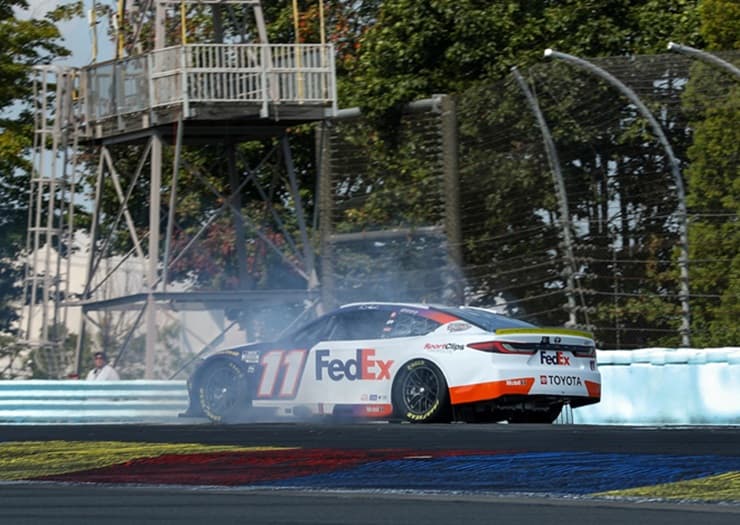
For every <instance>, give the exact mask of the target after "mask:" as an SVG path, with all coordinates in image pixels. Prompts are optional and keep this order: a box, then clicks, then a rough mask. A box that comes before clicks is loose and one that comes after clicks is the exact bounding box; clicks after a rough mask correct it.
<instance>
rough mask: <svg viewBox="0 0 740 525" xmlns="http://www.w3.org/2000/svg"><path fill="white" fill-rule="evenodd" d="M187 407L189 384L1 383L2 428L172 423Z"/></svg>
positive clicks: (182, 382)
mask: <svg viewBox="0 0 740 525" xmlns="http://www.w3.org/2000/svg"><path fill="white" fill-rule="evenodd" d="M187 406H188V394H187V388H186V386H185V381H109V382H104V381H44V380H29V381H0V422H2V423H31V424H33V423H106V422H110V423H127V422H130V423H146V422H156V423H166V422H171V421H176V420H177V418H178V414H180V413H181V412H184V411H185V409H187Z"/></svg>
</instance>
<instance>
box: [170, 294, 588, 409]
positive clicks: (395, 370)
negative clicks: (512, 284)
mask: <svg viewBox="0 0 740 525" xmlns="http://www.w3.org/2000/svg"><path fill="white" fill-rule="evenodd" d="M595 353H596V352H595V345H594V340H593V338H592V336H591V334H589V333H587V332H581V331H576V330H570V329H559V328H538V327H536V326H534V325H532V324H530V323H527V322H524V321H520V320H516V319H513V318H510V317H507V316H504V315H500V314H497V313H495V312H493V311H491V310H488V309H484V308H477V307H470V306H458V307H451V306H430V305H425V304H404V303H353V304H348V305H345V306H342V307H340V308H339V309H337V310H335V311H333V312H330V313H328V314H326V315H324V316H321V317H319V318H318V319H316V320H314V321H312V322H310V323H308V324H307V325H305V326H303V327H301V328H299V329H297V330H295V331H294V332H292V333H291V334H290V335H287V336H285V337H282V338H280V339H279V340H277V341H275V342H271V343H253V344H246V345H243V346H238V347H234V348H229V349H224V350H221V351H218V352H216V353H214V354H212V355H209V356H207V357H206V358H204V359H202V360H201V362H200V363H199V364H198V367H197V368H196V370H195V371H194V372H193V374H192V375H191V376H190V378H189V379H188V392H189V396H190V406H189V408H188V411H187V412H186V413H185V414H184V415H186V416H203V415H205V416H207V417H208V418H210V419H211V420H212V421H214V422H239V421H248V420H250V418H251V420H256V419H255V417H256V415H258V414H259V417H262V418H264V417H265V415H266V414H267V415H273V416H277V417H298V418H307V417H314V416H334V417H341V418H361V419H364V418H376V419H388V420H403V421H409V422H413V423H422V422H433V421H438V422H443V421H446V422H449V421H451V420H461V421H468V422H495V421H508V422H512V423H552V422H553V421H554V420H555V419H556V418H557V417H558V415H559V414H560V412H561V409H562V407H563V405H564V404H566V403H567V404H569V405H570V406H571V407H574V408H575V407H579V406H583V405H588V404H591V403H597V402H598V401H599V399H600V396H601V375H600V373H599V371H598V367H597V364H596V356H595Z"/></svg>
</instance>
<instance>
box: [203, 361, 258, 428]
mask: <svg viewBox="0 0 740 525" xmlns="http://www.w3.org/2000/svg"><path fill="white" fill-rule="evenodd" d="M197 391H198V402H199V404H200V408H201V409H202V410H203V412H204V413H205V414H206V416H208V418H209V419H211V420H212V421H215V422H217V423H228V422H231V421H234V420H235V419H237V418H238V417H239V415H240V414H242V413H243V412H244V411H245V410H246V409H247V407H248V404H249V399H248V395H247V394H248V393H247V377H246V373H245V372H244V370H243V369H242V368H241V367H240V366H239V365H238V364H237V363H234V362H232V361H216V362H215V363H213V364H211V365H210V366H209V367H208V368H207V369H206V370H205V371H204V372H203V373H202V374H201V376H200V378H199V381H198V390H197Z"/></svg>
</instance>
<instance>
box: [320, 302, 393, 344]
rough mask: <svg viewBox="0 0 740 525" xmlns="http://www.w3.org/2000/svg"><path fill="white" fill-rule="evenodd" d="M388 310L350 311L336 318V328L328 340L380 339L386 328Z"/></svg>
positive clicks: (341, 313)
mask: <svg viewBox="0 0 740 525" xmlns="http://www.w3.org/2000/svg"><path fill="white" fill-rule="evenodd" d="M389 315H390V312H389V311H388V310H383V309H378V310H350V311H347V312H339V313H338V314H337V315H336V316H334V326H333V329H332V330H331V333H330V334H329V337H328V339H329V340H331V341H354V340H358V339H380V338H381V337H383V328H384V327H385V326H386V322H387V321H388V316H389Z"/></svg>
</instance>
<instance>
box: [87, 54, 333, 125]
mask: <svg viewBox="0 0 740 525" xmlns="http://www.w3.org/2000/svg"><path fill="white" fill-rule="evenodd" d="M81 77H82V82H81V85H82V86H83V91H84V94H83V96H84V97H85V105H84V108H85V121H86V122H88V123H95V122H99V121H103V120H106V119H114V118H121V117H126V116H130V115H131V114H135V113H141V112H146V111H149V110H157V109H162V108H168V107H172V106H181V107H182V108H183V116H184V117H185V118H191V117H194V116H196V113H197V112H196V111H194V110H193V105H194V104H219V103H227V104H240V105H243V104H247V105H252V104H253V105H254V106H255V107H257V108H258V109H259V116H260V117H262V118H268V117H270V115H271V112H270V108H271V107H278V108H280V107H282V108H283V109H281V113H280V114H281V117H289V116H290V113H289V112H288V113H287V114H285V113H284V108H287V107H290V106H314V107H321V108H328V109H329V110H330V113H329V116H331V115H333V114H334V113H336V82H335V71H334V51H333V46H331V45H329V44H187V45H180V46H172V47H167V48H164V49H159V50H155V51H153V52H151V53H148V54H146V55H139V56H134V57H128V58H125V59H122V60H114V61H109V62H102V63H98V64H94V65H91V66H88V67H85V68H83V69H82V70H81Z"/></svg>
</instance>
